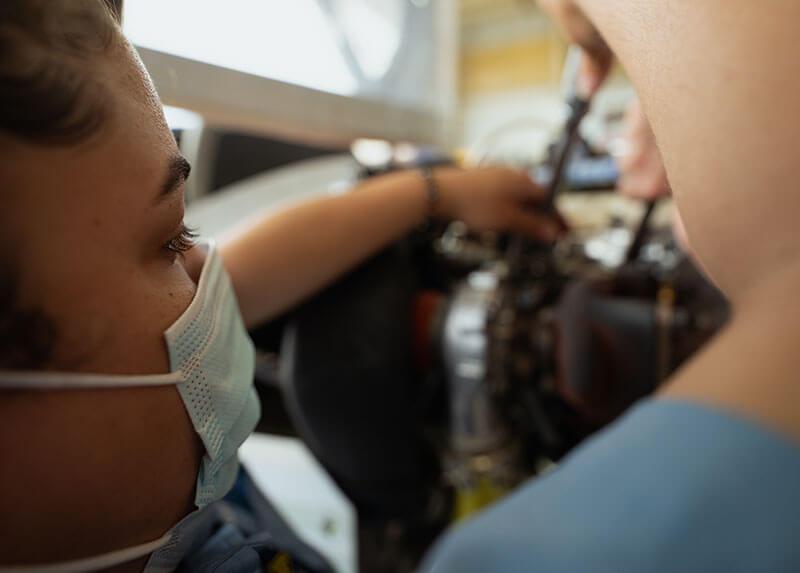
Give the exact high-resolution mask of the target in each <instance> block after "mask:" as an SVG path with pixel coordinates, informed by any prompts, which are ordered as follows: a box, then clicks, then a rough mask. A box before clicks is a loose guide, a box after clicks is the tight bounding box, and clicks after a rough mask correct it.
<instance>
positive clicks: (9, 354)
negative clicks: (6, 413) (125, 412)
mask: <svg viewBox="0 0 800 573" xmlns="http://www.w3.org/2000/svg"><path fill="white" fill-rule="evenodd" d="M118 21H119V17H118V14H117V11H116V9H115V8H114V3H113V2H110V1H109V2H105V1H103V0H2V2H0V134H2V135H4V136H7V137H10V138H13V139H22V140H25V141H27V142H30V143H34V144H41V145H75V144H77V143H80V142H82V141H84V140H86V139H88V138H89V137H91V136H92V135H94V134H95V133H97V132H98V131H99V130H100V128H101V127H102V126H103V124H104V123H105V122H106V120H107V119H108V117H109V115H110V113H111V100H110V98H109V97H108V96H107V95H106V93H105V90H104V88H103V86H102V84H101V82H100V81H99V79H98V76H97V73H96V70H95V69H94V68H93V66H92V65H91V64H92V63H93V62H96V61H97V60H98V59H99V58H101V57H103V56H104V55H105V54H107V53H108V51H109V50H110V48H111V47H112V46H113V45H114V42H115V41H116V38H118V35H117V24H116V22H118ZM2 184H3V182H0V185H2ZM17 290H18V283H17V280H16V273H15V272H14V265H13V264H12V263H10V262H9V261H0V368H8V369H32V368H42V367H44V366H45V365H46V364H47V362H48V361H49V360H50V358H51V354H52V350H53V347H54V345H55V340H56V329H55V326H54V324H53V323H52V321H51V320H49V318H48V317H47V316H46V315H44V313H42V312H41V311H38V310H36V309H23V308H20V306H19V303H18V292H17Z"/></svg>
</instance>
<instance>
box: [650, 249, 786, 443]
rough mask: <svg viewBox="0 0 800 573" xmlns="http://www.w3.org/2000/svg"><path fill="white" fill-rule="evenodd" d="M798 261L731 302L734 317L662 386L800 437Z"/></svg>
mask: <svg viewBox="0 0 800 573" xmlns="http://www.w3.org/2000/svg"><path fill="white" fill-rule="evenodd" d="M798 297H800V261H798V262H797V263H795V264H791V265H786V266H784V267H783V268H780V269H776V270H775V271H774V272H773V273H770V275H769V276H765V277H764V278H763V279H762V280H759V281H757V282H756V281H754V282H753V286H751V287H749V288H748V289H747V290H746V291H742V292H741V293H740V294H739V296H737V297H736V299H735V300H734V301H733V306H734V316H733V318H732V320H731V323H730V324H729V325H728V326H727V327H726V329H725V330H724V331H723V332H722V333H721V334H720V335H719V336H718V337H717V339H716V340H715V341H714V342H712V343H711V344H710V345H709V347H708V348H707V349H705V350H704V351H703V352H701V354H700V355H699V356H698V357H697V358H696V359H694V360H692V362H691V363H690V364H689V365H688V366H687V367H685V368H684V369H683V370H682V371H681V372H679V373H678V375H677V376H676V377H675V379H674V380H673V381H671V382H670V383H669V384H668V385H667V386H666V387H665V389H664V390H663V393H664V394H665V395H666V396H671V397H675V398H680V399H688V400H693V401H699V402H705V403H709V404H712V405H716V406H720V407H723V408H726V409H731V410H735V411H737V412H739V413H740V414H744V415H745V416H747V417H750V418H754V419H757V420H758V421H759V422H762V423H764V424H766V425H768V426H771V427H773V428H775V429H778V430H779V431H782V432H783V433H788V434H790V435H792V436H793V437H795V438H797V439H798V440H800V415H798V414H800V411H799V410H800V384H798V383H797V372H798V371H800V349H798V342H800V304H798Z"/></svg>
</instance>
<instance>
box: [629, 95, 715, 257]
mask: <svg viewBox="0 0 800 573" xmlns="http://www.w3.org/2000/svg"><path fill="white" fill-rule="evenodd" d="M622 139H623V141H624V145H623V147H624V150H623V151H622V152H619V153H617V154H616V160H617V166H618V167H619V170H620V180H619V183H617V190H618V191H619V192H620V193H622V194H623V195H626V196H627V197H630V198H632V199H641V200H646V201H652V200H654V199H658V198H659V197H664V196H666V195H670V194H671V193H672V190H671V189H670V186H669V181H668V179H667V170H666V169H665V167H664V161H663V160H662V159H661V152H660V151H659V150H658V145H656V138H655V135H653V130H652V128H651V127H650V122H649V121H648V120H647V117H645V115H644V112H643V111H642V106H641V103H640V102H639V100H638V99H637V100H635V101H634V102H633V103H632V104H631V105H630V107H629V108H628V111H627V113H626V114H625V128H624V131H623V135H622ZM672 229H673V234H674V235H675V240H676V241H678V244H679V245H680V246H681V247H682V248H683V249H684V250H685V251H686V252H687V253H689V254H690V255H692V258H693V259H694V260H695V261H697V262H698V263H699V260H698V259H697V257H695V256H694V251H693V250H692V247H691V245H689V237H688V235H687V234H686V228H685V227H684V226H683V220H682V219H681V214H680V212H679V211H678V209H677V208H676V209H674V213H673V216H672ZM700 265H701V266H702V263H700Z"/></svg>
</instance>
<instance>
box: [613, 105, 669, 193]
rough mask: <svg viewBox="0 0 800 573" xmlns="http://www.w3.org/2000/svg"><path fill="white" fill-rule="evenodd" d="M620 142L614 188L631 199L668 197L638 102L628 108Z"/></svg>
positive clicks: (655, 148)
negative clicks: (618, 178) (617, 179)
mask: <svg viewBox="0 0 800 573" xmlns="http://www.w3.org/2000/svg"><path fill="white" fill-rule="evenodd" d="M621 141H622V145H621V148H622V149H621V150H619V152H617V153H616V154H615V156H616V160H617V167H618V168H619V171H620V180H619V183H618V184H617V189H618V190H619V191H620V192H621V193H622V194H623V195H626V196H628V197H631V198H633V199H643V200H652V199H657V198H659V197H663V196H664V195H669V193H670V187H669V181H668V180H667V171H666V169H665V168H664V161H663V160H662V159H661V152H660V151H659V150H658V146H657V145H656V138H655V136H654V135H653V130H652V129H651V128H650V122H649V121H647V118H646V117H645V115H644V113H643V112H642V106H641V104H640V103H639V100H636V101H634V102H633V104H631V106H630V107H629V108H628V111H627V113H626V115H625V128H624V131H623V134H622V138H621Z"/></svg>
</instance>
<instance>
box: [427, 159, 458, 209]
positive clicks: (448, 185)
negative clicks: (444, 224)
mask: <svg viewBox="0 0 800 573" xmlns="http://www.w3.org/2000/svg"><path fill="white" fill-rule="evenodd" d="M458 171H459V170H458V169H457V168H455V167H430V168H426V169H425V171H424V172H423V179H424V180H425V185H426V189H425V202H426V207H427V214H428V217H431V218H436V219H447V220H449V219H457V218H458V201H457V199H456V196H457V195H458V190H457V189H456V187H455V185H454V182H453V175H455V174H456V173H457V172H458Z"/></svg>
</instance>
